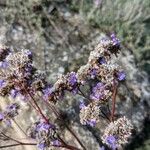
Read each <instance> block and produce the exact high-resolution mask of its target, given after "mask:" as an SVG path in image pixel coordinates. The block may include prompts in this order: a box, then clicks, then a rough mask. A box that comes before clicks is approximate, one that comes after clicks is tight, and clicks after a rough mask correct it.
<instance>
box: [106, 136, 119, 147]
mask: <svg viewBox="0 0 150 150" xmlns="http://www.w3.org/2000/svg"><path fill="white" fill-rule="evenodd" d="M106 143H107V144H108V145H109V146H110V147H111V148H112V149H113V150H115V149H116V148H117V146H116V138H115V137H114V136H112V135H110V136H108V137H107V138H106Z"/></svg>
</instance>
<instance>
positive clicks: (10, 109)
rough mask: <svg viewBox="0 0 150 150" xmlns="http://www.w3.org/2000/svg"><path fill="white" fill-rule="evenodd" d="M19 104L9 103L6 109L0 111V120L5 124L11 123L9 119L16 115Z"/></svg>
mask: <svg viewBox="0 0 150 150" xmlns="http://www.w3.org/2000/svg"><path fill="white" fill-rule="evenodd" d="M19 108H20V106H19V105H18V104H17V103H13V104H10V105H8V106H7V107H6V109H5V110H4V111H3V112H2V113H0V121H3V122H5V123H6V124H7V125H11V119H14V117H16V116H17V115H18V110H19Z"/></svg>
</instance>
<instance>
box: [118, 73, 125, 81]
mask: <svg viewBox="0 0 150 150" xmlns="http://www.w3.org/2000/svg"><path fill="white" fill-rule="evenodd" d="M125 78H126V74H125V72H124V71H119V72H118V73H117V79H118V80H119V81H123V80H125Z"/></svg>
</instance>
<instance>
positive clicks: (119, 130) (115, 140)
mask: <svg viewBox="0 0 150 150" xmlns="http://www.w3.org/2000/svg"><path fill="white" fill-rule="evenodd" d="M132 129H133V125H132V124H131V122H130V121H129V120H128V119H127V118H126V117H122V118H119V119H118V120H116V121H114V122H111V123H110V124H109V125H108V126H107V127H106V129H105V131H104V135H103V136H102V140H103V143H106V144H107V145H108V146H110V147H111V148H113V149H116V148H117V147H121V145H123V144H126V143H127V142H128V139H129V137H130V136H131V132H132Z"/></svg>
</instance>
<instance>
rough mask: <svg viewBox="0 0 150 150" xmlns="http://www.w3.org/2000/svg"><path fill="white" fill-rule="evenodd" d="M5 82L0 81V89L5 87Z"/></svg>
mask: <svg viewBox="0 0 150 150" xmlns="http://www.w3.org/2000/svg"><path fill="white" fill-rule="evenodd" d="M5 83H6V82H5V81H4V80H1V79H0V88H2V87H3V86H4V85H5Z"/></svg>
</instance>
